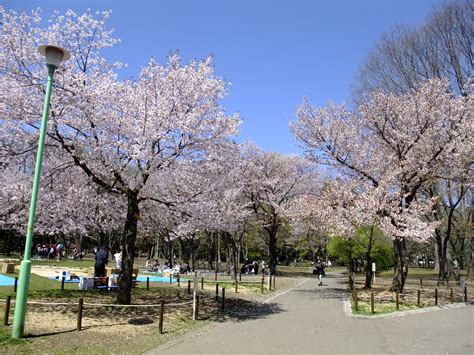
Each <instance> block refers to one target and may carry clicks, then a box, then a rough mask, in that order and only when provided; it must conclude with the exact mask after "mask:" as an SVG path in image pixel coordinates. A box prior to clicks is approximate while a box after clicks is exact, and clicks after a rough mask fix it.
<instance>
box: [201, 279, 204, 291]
mask: <svg viewBox="0 0 474 355" xmlns="http://www.w3.org/2000/svg"><path fill="white" fill-rule="evenodd" d="M201 290H204V277H201Z"/></svg>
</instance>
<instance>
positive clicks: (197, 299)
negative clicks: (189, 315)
mask: <svg viewBox="0 0 474 355" xmlns="http://www.w3.org/2000/svg"><path fill="white" fill-rule="evenodd" d="M194 319H195V320H198V319H199V295H196V315H195V317H194Z"/></svg>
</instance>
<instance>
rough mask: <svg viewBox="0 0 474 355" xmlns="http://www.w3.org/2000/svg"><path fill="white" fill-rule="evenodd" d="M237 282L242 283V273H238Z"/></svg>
mask: <svg viewBox="0 0 474 355" xmlns="http://www.w3.org/2000/svg"><path fill="white" fill-rule="evenodd" d="M239 282H242V273H241V272H240V271H239Z"/></svg>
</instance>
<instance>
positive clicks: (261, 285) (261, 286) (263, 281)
mask: <svg viewBox="0 0 474 355" xmlns="http://www.w3.org/2000/svg"><path fill="white" fill-rule="evenodd" d="M264 284H265V279H264V277H263V276H262V282H261V284H260V288H261V289H262V293H263V286H264Z"/></svg>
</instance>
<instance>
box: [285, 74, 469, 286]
mask: <svg viewBox="0 0 474 355" xmlns="http://www.w3.org/2000/svg"><path fill="white" fill-rule="evenodd" d="M472 107H473V105H472V94H470V95H467V96H465V97H455V96H454V95H453V94H452V92H450V90H449V84H448V82H447V81H445V80H431V81H428V82H426V83H424V84H422V85H420V86H419V88H418V89H417V90H414V91H411V92H410V93H408V94H403V95H392V94H384V93H381V92H379V93H374V94H372V96H371V98H370V100H369V101H367V102H366V103H363V104H361V105H360V106H359V108H358V110H357V111H356V112H351V111H349V110H348V109H347V108H346V107H345V106H344V105H341V106H335V105H333V104H329V105H328V106H327V107H326V108H316V107H314V106H312V105H311V104H310V103H309V101H307V100H306V101H304V102H303V104H301V105H300V106H299V107H298V110H297V120H296V121H295V122H292V124H291V127H292V130H293V132H294V134H295V136H296V137H297V138H298V140H299V141H300V142H301V144H302V146H303V147H304V148H305V149H306V151H307V154H308V157H309V158H310V159H311V160H313V161H319V162H322V163H325V164H327V165H328V166H330V167H332V168H335V169H336V170H338V171H339V172H340V173H341V174H344V175H347V176H349V177H357V178H358V179H360V180H363V181H365V182H366V185H367V184H370V185H371V186H372V187H373V188H381V187H383V189H384V190H387V191H389V192H390V195H391V196H392V198H391V200H387V202H388V203H386V204H385V205H381V206H377V205H375V206H374V207H375V209H376V210H377V213H378V214H380V215H382V216H383V217H385V218H384V220H383V221H384V224H383V226H382V227H383V230H384V232H385V233H386V234H387V235H388V236H390V237H392V238H393V241H394V252H395V260H396V266H395V275H394V280H393V285H392V288H393V289H394V290H398V291H403V286H404V283H405V279H406V274H407V269H408V268H407V265H408V264H407V258H406V246H405V239H406V238H407V237H414V236H415V233H413V230H417V231H421V230H423V228H418V227H417V225H418V226H421V225H419V224H418V223H420V222H421V220H419V219H418V218H416V217H414V218H411V217H412V215H411V214H410V213H406V209H407V207H408V206H410V205H412V204H414V203H415V202H417V203H419V204H423V202H424V201H421V200H420V201H417V200H416V198H417V193H418V192H419V191H420V188H421V187H422V186H423V184H426V183H427V182H429V181H430V179H432V178H434V177H436V176H437V174H440V173H441V172H448V171H451V172H452V173H453V174H456V173H457V172H458V171H459V169H464V170H466V168H467V167H468V166H469V162H470V160H471V157H472V149H473V147H472V144H470V137H472V134H473V129H474V127H473V123H472V119H470V117H472ZM374 203H376V201H374ZM400 216H403V217H400ZM388 222H389V223H388ZM423 237H426V234H423Z"/></svg>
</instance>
